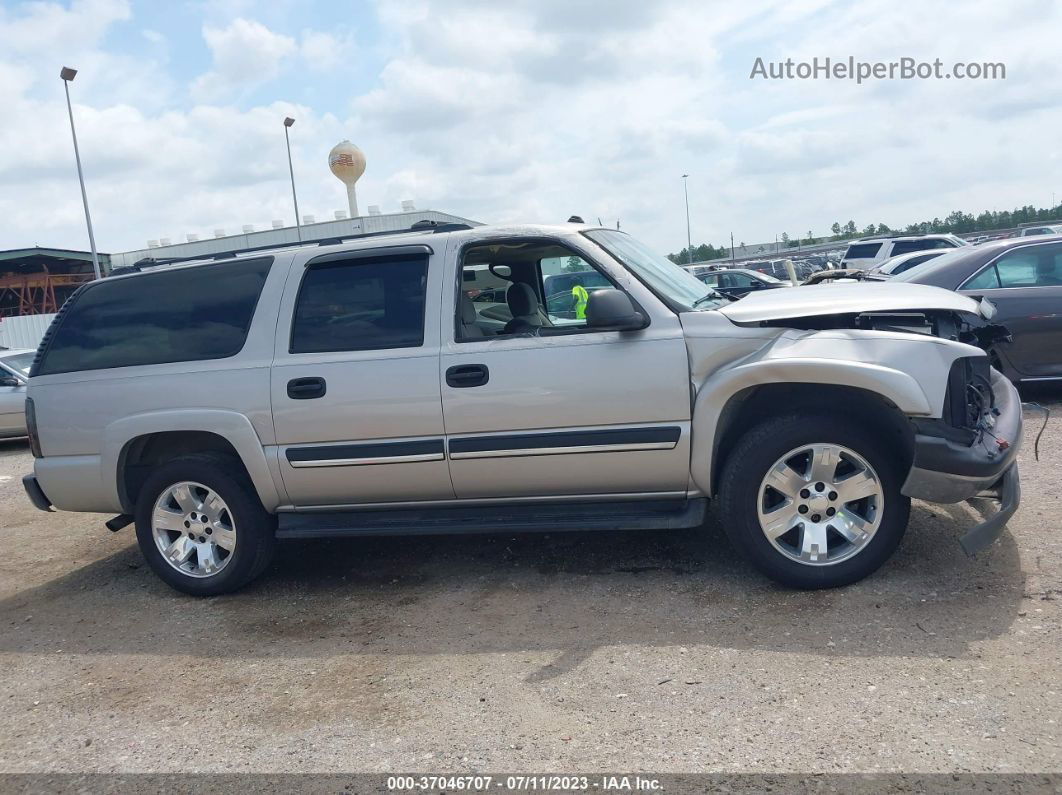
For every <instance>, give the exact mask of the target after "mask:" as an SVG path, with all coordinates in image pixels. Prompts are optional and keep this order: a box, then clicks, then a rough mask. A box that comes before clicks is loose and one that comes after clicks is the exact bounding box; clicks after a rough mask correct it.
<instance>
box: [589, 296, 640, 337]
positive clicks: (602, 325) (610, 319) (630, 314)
mask: <svg viewBox="0 0 1062 795" xmlns="http://www.w3.org/2000/svg"><path fill="white" fill-rule="evenodd" d="M646 325H647V318H646V317H645V315H643V314H642V313H641V312H639V311H638V310H637V309H635V308H634V303H633V302H632V301H631V299H630V296H629V295H627V294H626V293H625V292H623V291H622V290H616V289H612V288H610V289H607V290H595V291H594V292H592V293H590V297H589V298H588V299H587V301H586V327H587V328H593V329H599V330H601V331H635V330H637V329H643V328H645V327H646Z"/></svg>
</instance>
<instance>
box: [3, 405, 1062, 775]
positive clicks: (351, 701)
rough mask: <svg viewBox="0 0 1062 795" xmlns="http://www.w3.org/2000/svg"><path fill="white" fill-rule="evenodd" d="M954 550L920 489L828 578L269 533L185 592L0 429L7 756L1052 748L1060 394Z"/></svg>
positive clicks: (928, 757)
mask: <svg viewBox="0 0 1062 795" xmlns="http://www.w3.org/2000/svg"><path fill="white" fill-rule="evenodd" d="M1027 397H1032V398H1035V399H1038V400H1040V401H1041V402H1048V403H1050V404H1051V405H1053V407H1054V409H1055V411H1056V418H1055V419H1054V420H1053V422H1052V425H1051V426H1049V428H1048V431H1047V433H1046V434H1045V435H1044V438H1043V441H1042V442H1041V460H1040V462H1039V463H1036V462H1034V461H1033V455H1032V439H1033V436H1034V435H1035V432H1036V430H1038V428H1039V415H1037V414H1035V413H1033V412H1027V414H1026V417H1027V425H1026V435H1025V448H1024V450H1023V453H1022V479H1023V491H1024V504H1023V507H1022V509H1021V511H1020V512H1019V514H1018V516H1017V517H1016V518H1015V519H1014V520H1013V521H1012V522H1011V524H1010V531H1009V532H1008V533H1007V534H1006V535H1004V537H1003V538H1002V539H1001V540H1000V542H999V543H998V544H996V545H995V546H994V547H993V548H991V549H990V550H989V551H987V552H986V553H982V555H980V556H979V557H978V558H977V559H974V560H970V559H967V558H966V557H964V555H963V554H962V552H961V550H960V549H959V546H958V544H957V542H956V538H957V536H958V535H959V534H960V529H961V527H962V522H964V521H968V516H967V515H966V514H965V513H964V511H960V510H958V509H943V508H939V507H929V506H927V505H924V504H916V505H915V508H914V510H913V514H912V526H911V528H910V531H909V533H908V535H907V538H906V540H905V542H904V544H903V546H902V547H901V549H900V551H899V553H898V554H897V555H896V557H895V558H894V559H893V560H892V561H891V562H890V563H889V564H888V565H887V566H886V567H885V568H884V569H883V570H882V571H881V572H879V573H878V574H877V575H876V576H874V577H872V578H871V579H869V580H867V581H865V582H863V583H861V584H859V585H856V586H853V587H850V588H846V589H844V590H837V591H830V592H818V593H793V592H788V591H784V590H781V589H779V588H776V587H774V586H772V585H771V584H769V583H767V582H765V581H764V580H763V579H761V578H760V577H758V576H757V575H756V574H755V573H754V572H753V571H751V570H750V569H749V567H748V566H747V565H746V564H745V563H744V562H742V561H741V560H740V559H739V558H737V557H736V555H735V553H734V552H733V551H732V550H731V549H730V547H729V546H728V545H727V543H726V541H725V539H724V538H723V537H722V535H721V533H720V531H719V530H718V528H717V527H716V526H715V524H714V521H713V525H712V526H711V527H709V529H708V530H707V531H699V532H689V533H681V534H659V533H645V534H637V533H624V534H617V533H609V534H557V535H550V536H521V537H467V538H416V539H393V540H366V541H360V540H355V541H346V542H329V543H290V544H286V545H284V546H283V547H282V549H281V552H280V555H279V556H278V562H277V564H276V565H275V566H274V567H273V569H272V570H271V571H270V572H269V573H268V574H267V575H266V576H264V577H263V578H262V579H261V580H259V581H258V582H256V583H255V584H253V585H252V586H251V587H249V588H248V589H246V590H245V591H243V592H241V593H240V594H238V595H235V596H232V597H225V598H216V599H210V600H194V599H191V598H188V597H184V596H181V595H179V594H177V593H175V592H173V591H170V590H169V589H168V588H166V587H165V586H164V585H163V584H162V583H161V582H160V581H158V580H157V579H156V578H155V577H154V576H153V575H152V574H151V572H150V571H149V570H148V569H147V568H146V567H145V566H144V565H143V564H142V563H141V560H140V557H139V554H138V552H137V550H136V548H135V544H134V541H133V536H132V533H131V531H130V530H129V529H127V530H125V531H122V532H121V533H118V534H111V533H109V532H107V531H106V530H105V529H104V528H103V525H102V522H103V520H104V519H105V518H107V517H102V516H89V515H74V514H51V515H48V514H44V513H41V512H38V511H36V510H35V509H33V508H32V507H31V506H30V504H29V502H28V501H27V500H26V498H25V496H24V495H23V494H22V490H21V483H20V482H19V478H20V476H21V475H22V474H23V473H24V472H25V471H28V470H29V468H30V465H31V459H30V456H29V453H28V452H27V450H26V446H25V444H24V443H23V442H7V443H0V663H2V673H0V722H2V725H3V727H4V728H3V731H0V770H3V771H27V772H34V771H101V772H109V771H163V772H165V771H181V770H184V771H189V770H195V771H252V770H253V771H376V772H390V771H424V772H437V771H440V770H443V771H453V772H469V771H473V770H495V771H500V770H506V771H519V772H544V771H566V770H582V771H589V770H600V771H638V770H643V771H675V772H677V771H702V770H712V771H803V772H810V771H849V772H854V771H895V770H907V771H921V772H929V771H988V770H991V771H1037V772H1046V771H1060V770H1062V727H1060V725H1059V721H1062V652H1060V649H1062V528H1060V517H1062V416H1059V415H1062V399H1060V398H1062V394H1060V393H1059V392H1057V391H1055V392H1053V393H1051V392H1048V393H1041V394H1036V395H1031V396H1027Z"/></svg>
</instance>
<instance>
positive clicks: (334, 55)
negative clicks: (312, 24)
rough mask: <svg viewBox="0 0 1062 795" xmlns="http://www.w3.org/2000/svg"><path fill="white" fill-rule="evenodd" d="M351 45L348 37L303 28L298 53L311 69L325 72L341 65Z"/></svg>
mask: <svg viewBox="0 0 1062 795" xmlns="http://www.w3.org/2000/svg"><path fill="white" fill-rule="evenodd" d="M352 46H353V45H352V42H351V40H350V38H349V37H343V36H336V35H333V34H331V33H324V32H322V31H319V30H304V31H303V32H302V37H301V39H300V42H299V55H301V56H302V58H303V60H304V61H305V62H306V65H307V66H309V67H310V68H311V69H314V70H316V71H319V72H325V71H329V70H332V69H337V68H340V67H342V66H343V64H344V62H345V61H346V60H347V58H349V56H350V50H351V48H352Z"/></svg>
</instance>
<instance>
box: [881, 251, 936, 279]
mask: <svg viewBox="0 0 1062 795" xmlns="http://www.w3.org/2000/svg"><path fill="white" fill-rule="evenodd" d="M945 250H946V249H930V250H929V251H911V252H908V253H907V254H899V255H898V256H895V257H889V258H888V259H887V260H885V261H884V262H883V263H881V264H880V265H877V266H875V267H873V268H871V269H870V270H868V271H867V272H866V273H867V276H868V277H870V278H882V279H887V278H890V277H892V276H898V275H899V274H901V273H903V272H904V271H909V270H911V268H913V267H915V266H916V265H921V264H922V263H923V262H929V260H931V259H933V258H934V257H939V256H940V255H941V254H943V253H944V252H945Z"/></svg>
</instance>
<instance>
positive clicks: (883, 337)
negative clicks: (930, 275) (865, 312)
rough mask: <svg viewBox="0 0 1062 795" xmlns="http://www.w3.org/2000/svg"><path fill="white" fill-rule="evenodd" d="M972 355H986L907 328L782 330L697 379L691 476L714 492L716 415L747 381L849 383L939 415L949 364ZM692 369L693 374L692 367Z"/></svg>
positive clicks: (916, 411) (919, 413)
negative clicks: (903, 331)
mask: <svg viewBox="0 0 1062 795" xmlns="http://www.w3.org/2000/svg"><path fill="white" fill-rule="evenodd" d="M977 355H981V356H983V355H985V354H984V351H982V350H980V349H979V348H975V347H973V346H970V345H965V344H963V343H959V342H953V341H951V340H944V339H940V338H937V337H928V336H915V335H912V334H899V333H893V332H880V331H863V330H856V329H851V330H846V329H841V330H831V331H811V332H807V331H787V332H784V333H783V334H781V335H780V336H779V337H777V338H775V339H774V340H773V341H772V342H770V343H769V344H768V345H766V346H764V347H763V348H761V349H759V350H757V351H756V352H754V353H752V354H750V355H749V356H747V357H745V358H743V359H741V360H739V361H737V362H734V363H732V364H730V365H727V366H725V367H722V368H719V369H717V370H715V371H713V372H710V373H708V374H707V376H706V377H705V378H704V380H703V381H702V382H701V383H700V384H695V388H696V397H695V399H694V407H693V422H692V447H693V452H692V456H691V462H690V476H691V479H692V481H693V483H694V485H696V486H697V488H699V489H700V490H701V491H702V492H703V493H704V494H707V495H711V494H712V483H713V480H714V473H713V471H712V470H713V466H714V464H713V462H714V461H715V460H716V445H717V443H718V438H719V435H718V431H719V426H720V420H721V418H722V417H723V416H724V412H725V410H726V408H727V405H728V404H729V403H730V401H731V400H732V399H734V398H735V396H736V395H738V394H739V393H741V392H743V391H745V390H747V389H749V388H750V387H756V386H762V385H764V384H830V385H837V386H846V387H853V388H856V389H861V390H865V391H867V392H871V393H874V394H877V395H879V396H881V397H882V398H884V399H885V400H887V401H888V402H890V403H892V404H893V405H895V406H896V407H897V408H898V409H899V411H901V412H902V413H904V414H906V415H908V416H912V417H939V416H940V415H941V411H942V409H943V405H944V394H945V391H946V389H947V378H948V371H949V370H950V368H951V364H952V362H953V361H954V360H955V359H958V358H960V357H964V356H977ZM692 369H693V372H697V368H696V366H694V367H693V368H692ZM783 408H784V407H783ZM824 408H830V407H828V406H824Z"/></svg>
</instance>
